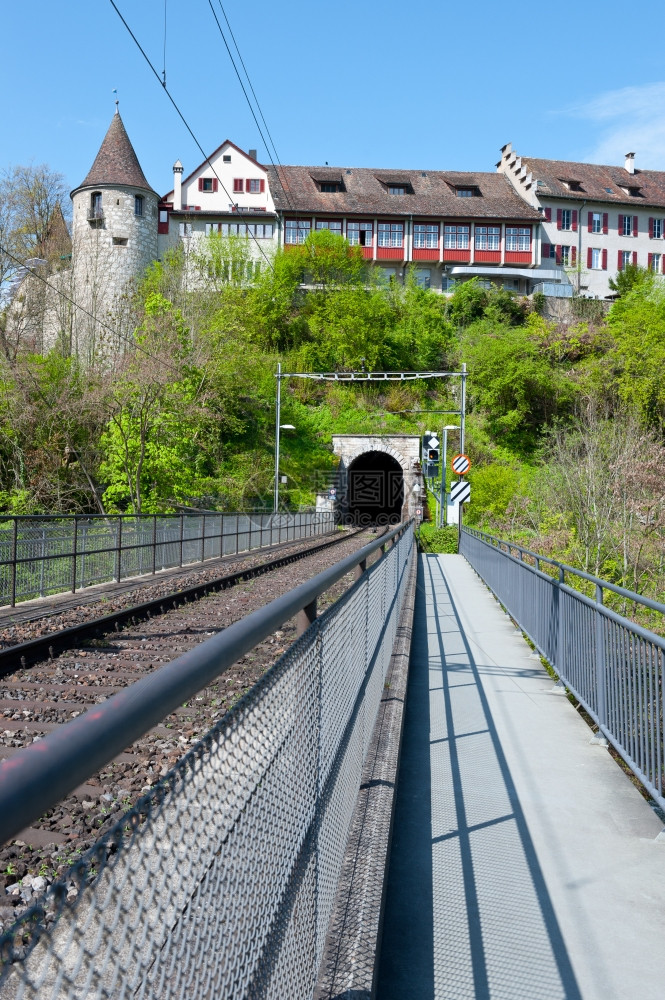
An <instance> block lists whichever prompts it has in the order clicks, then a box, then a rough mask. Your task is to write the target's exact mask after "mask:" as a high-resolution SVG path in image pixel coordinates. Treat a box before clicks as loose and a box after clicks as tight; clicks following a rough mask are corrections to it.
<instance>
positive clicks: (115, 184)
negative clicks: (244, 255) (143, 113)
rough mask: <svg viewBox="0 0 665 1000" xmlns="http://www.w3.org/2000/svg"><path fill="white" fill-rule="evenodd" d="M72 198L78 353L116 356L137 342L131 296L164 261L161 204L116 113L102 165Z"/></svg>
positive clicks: (96, 165) (74, 334)
mask: <svg viewBox="0 0 665 1000" xmlns="http://www.w3.org/2000/svg"><path fill="white" fill-rule="evenodd" d="M71 198H72V202H73V219H72V272H71V273H72V292H73V293H74V294H73V295H72V298H73V299H74V300H75V301H76V302H77V303H78V304H79V305H81V306H83V307H84V309H85V310H86V312H84V311H83V309H78V310H74V316H73V322H72V350H73V351H74V352H75V353H78V354H79V355H80V356H81V357H83V358H88V359H90V358H92V357H93V356H95V355H99V354H100V353H102V354H104V355H107V356H108V355H115V354H117V353H118V352H121V351H122V350H123V347H124V346H126V344H127V341H128V338H129V339H131V321H130V320H129V319H128V317H127V312H128V309H127V297H126V295H125V294H124V293H126V291H127V287H128V284H129V283H130V282H131V281H132V280H133V279H135V278H137V277H139V276H140V275H141V274H142V273H143V271H144V270H145V268H146V267H147V266H148V264H150V263H151V262H152V261H154V260H155V259H156V257H157V204H158V201H159V198H158V195H157V193H156V192H155V191H153V189H152V188H151V187H150V185H149V184H148V182H147V180H146V178H145V175H144V173H143V171H142V169H141V165H140V164H139V161H138V158H137V156H136V153H135V152H134V148H133V146H132V144H131V142H130V141H129V136H128V135H127V132H126V130H125V126H124V124H123V122H122V118H121V117H120V114H119V112H118V110H117V108H116V112H115V114H114V116H113V119H112V121H111V124H110V126H109V129H108V132H107V133H106V136H105V137H104V141H103V142H102V144H101V146H100V149H99V152H98V153H97V156H96V158H95V162H94V163H93V165H92V167H91V168H90V171H89V173H88V175H87V177H86V178H85V180H84V181H83V183H82V184H81V185H79V187H77V188H75V189H74V190H73V191H72V193H71ZM88 313H92V314H93V315H92V316H90V315H88ZM93 317H94V318H93Z"/></svg>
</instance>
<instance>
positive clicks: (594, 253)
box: [591, 247, 603, 271]
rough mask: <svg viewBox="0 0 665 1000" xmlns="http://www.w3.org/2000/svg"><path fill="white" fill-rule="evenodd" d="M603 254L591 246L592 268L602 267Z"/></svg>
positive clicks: (597, 269) (595, 269) (598, 269)
mask: <svg viewBox="0 0 665 1000" xmlns="http://www.w3.org/2000/svg"><path fill="white" fill-rule="evenodd" d="M602 262H603V258H602V254H601V252H600V250H598V249H597V248H595V247H592V248H591V268H592V270H594V271H600V270H601V268H602Z"/></svg>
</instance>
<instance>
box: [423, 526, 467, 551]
mask: <svg viewBox="0 0 665 1000" xmlns="http://www.w3.org/2000/svg"><path fill="white" fill-rule="evenodd" d="M457 540H458V528H457V525H456V524H449V525H448V526H447V527H446V528H437V527H436V526H435V525H434V524H431V523H430V522H428V521H426V522H425V523H424V524H421V525H420V529H419V531H418V545H419V547H420V550H421V551H422V552H446V553H451V552H457Z"/></svg>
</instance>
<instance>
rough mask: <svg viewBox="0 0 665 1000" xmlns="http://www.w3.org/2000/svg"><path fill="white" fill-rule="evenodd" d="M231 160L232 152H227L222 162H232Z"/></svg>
mask: <svg viewBox="0 0 665 1000" xmlns="http://www.w3.org/2000/svg"><path fill="white" fill-rule="evenodd" d="M230 162H231V155H230V153H225V154H224V156H223V157H222V163H230Z"/></svg>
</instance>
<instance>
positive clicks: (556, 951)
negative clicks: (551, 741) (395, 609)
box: [377, 556, 581, 1000]
mask: <svg viewBox="0 0 665 1000" xmlns="http://www.w3.org/2000/svg"><path fill="white" fill-rule="evenodd" d="M478 587H479V595H480V594H483V592H484V588H482V586H481V585H480V584H478ZM418 588H419V593H418V598H417V603H416V616H415V622H414V633H413V634H414V640H413V644H412V650H411V675H410V679H409V690H408V699H407V706H406V715H405V729H404V743H403V750H402V758H401V762H400V772H399V786H398V797H397V806H396V813H395V827H394V836H393V841H392V851H391V860H390V870H389V876H388V884H387V900H386V910H385V920H384V928H383V939H382V947H381V955H380V961H379V967H378V979H377V997H378V1000H439V998H446V1000H490V998H492V1000H495V998H505V1000H581V994H580V991H579V988H578V985H577V982H576V978H575V974H574V972H573V968H572V965H571V962H570V959H569V956H568V953H567V951H566V947H565V944H564V941H563V937H562V934H561V930H560V927H559V923H558V921H557V917H556V915H555V913H554V909H553V906H552V903H551V900H550V896H549V894H548V890H547V887H546V885H545V880H544V878H543V874H542V871H541V867H540V864H539V862H538V858H537V856H536V851H535V849H534V845H533V842H532V839H531V836H530V834H529V830H528V827H527V823H526V821H525V818H524V814H523V811H522V809H521V807H520V803H519V800H518V797H517V793H516V790H515V786H514V783H513V780H512V778H511V774H510V770H509V768H508V765H507V763H506V758H505V755H504V753H503V751H502V747H501V742H500V738H499V735H498V733H497V730H496V727H495V725H494V722H493V719H492V713H491V711H490V707H489V703H488V699H487V696H486V693H485V691H484V689H483V682H482V677H481V674H482V673H483V672H484V665H483V664H481V665H480V666H479V665H478V664H477V662H476V660H475V659H474V656H473V654H472V647H475V646H477V643H475V642H474V641H473V636H467V635H466V634H465V632H464V629H463V628H462V624H461V620H460V615H459V613H458V609H457V607H456V605H455V602H454V600H453V598H452V594H451V589H450V586H449V583H448V581H447V579H446V576H445V574H444V570H443V566H442V560H441V559H440V558H439V557H437V556H424V557H422V558H421V561H420V566H419V570H418ZM484 593H486V592H484ZM483 599H485V597H484V596H483ZM487 638H488V637H487V636H485V637H484V641H487ZM470 639H471V641H470ZM493 640H494V642H495V643H496V645H495V646H494V647H493V650H492V659H493V660H494V663H495V664H496V663H498V664H499V668H498V669H499V670H500V671H502V670H504V669H505V670H506V671H509V672H511V671H512V667H511V664H510V649H509V645H508V644H506V645H505V648H502V645H501V642H502V639H501V637H500V636H498V635H497V636H496V637H493ZM488 668H489V669H490V670H492V671H493V672H494V671H496V669H497V668H496V666H495V665H494V664H488Z"/></svg>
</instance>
